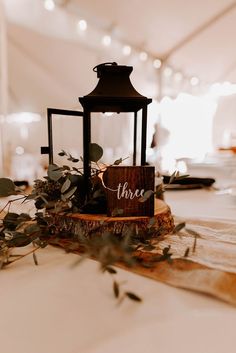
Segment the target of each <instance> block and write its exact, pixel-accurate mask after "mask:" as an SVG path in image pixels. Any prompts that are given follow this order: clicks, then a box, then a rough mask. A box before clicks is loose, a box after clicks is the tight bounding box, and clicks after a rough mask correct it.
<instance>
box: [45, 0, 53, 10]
mask: <svg viewBox="0 0 236 353" xmlns="http://www.w3.org/2000/svg"><path fill="white" fill-rule="evenodd" d="M44 7H45V9H46V10H48V11H53V10H54V9H55V2H54V1H53V0H44Z"/></svg>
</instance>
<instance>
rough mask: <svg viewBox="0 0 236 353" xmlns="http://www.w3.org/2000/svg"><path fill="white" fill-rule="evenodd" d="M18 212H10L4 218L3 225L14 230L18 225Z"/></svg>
mask: <svg viewBox="0 0 236 353" xmlns="http://www.w3.org/2000/svg"><path fill="white" fill-rule="evenodd" d="M18 217H19V215H18V213H14V212H8V213H7V214H6V216H5V217H4V219H3V226H4V227H5V228H7V229H10V230H14V229H15V228H16V227H17V225H18Z"/></svg>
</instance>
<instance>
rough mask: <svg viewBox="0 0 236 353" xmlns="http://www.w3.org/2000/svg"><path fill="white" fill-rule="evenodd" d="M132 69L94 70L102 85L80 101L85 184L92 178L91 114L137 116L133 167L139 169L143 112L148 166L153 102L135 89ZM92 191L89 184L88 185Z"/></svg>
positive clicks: (109, 65)
mask: <svg viewBox="0 0 236 353" xmlns="http://www.w3.org/2000/svg"><path fill="white" fill-rule="evenodd" d="M132 70H133V67H132V66H123V65H122V66H120V65H118V64H117V63H115V62H113V63H104V64H100V65H97V66H95V67H94V69H93V71H95V72H96V73H97V77H98V78H99V81H98V83H97V86H96V87H95V89H94V90H93V91H92V92H91V93H90V94H88V95H86V96H83V97H79V102H80V103H81V105H82V107H83V114H84V117H83V153H84V154H83V158H84V177H85V181H86V180H87V181H88V179H89V177H90V175H91V166H90V159H89V146H90V143H91V113H95V112H101V113H105V112H113V113H121V112H125V113H134V134H133V165H134V166H135V165H136V154H137V113H138V111H140V110H142V124H141V165H142V166H144V165H145V164H146V140H147V106H148V104H149V103H151V102H152V99H151V98H147V97H145V96H143V95H141V94H140V93H138V92H137V91H136V90H135V88H134V87H133V85H132V83H131V81H130V79H129V75H130V73H131V72H132ZM86 186H87V187H88V182H87V184H86Z"/></svg>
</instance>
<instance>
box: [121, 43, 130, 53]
mask: <svg viewBox="0 0 236 353" xmlns="http://www.w3.org/2000/svg"><path fill="white" fill-rule="evenodd" d="M122 53H123V54H124V55H125V56H129V55H130V54H131V47H130V46H129V45H124V46H123V48H122Z"/></svg>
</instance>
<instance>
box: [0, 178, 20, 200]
mask: <svg viewBox="0 0 236 353" xmlns="http://www.w3.org/2000/svg"><path fill="white" fill-rule="evenodd" d="M16 194H17V192H16V186H15V184H14V183H13V181H12V180H11V179H8V178H0V197H7V196H10V195H16Z"/></svg>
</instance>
